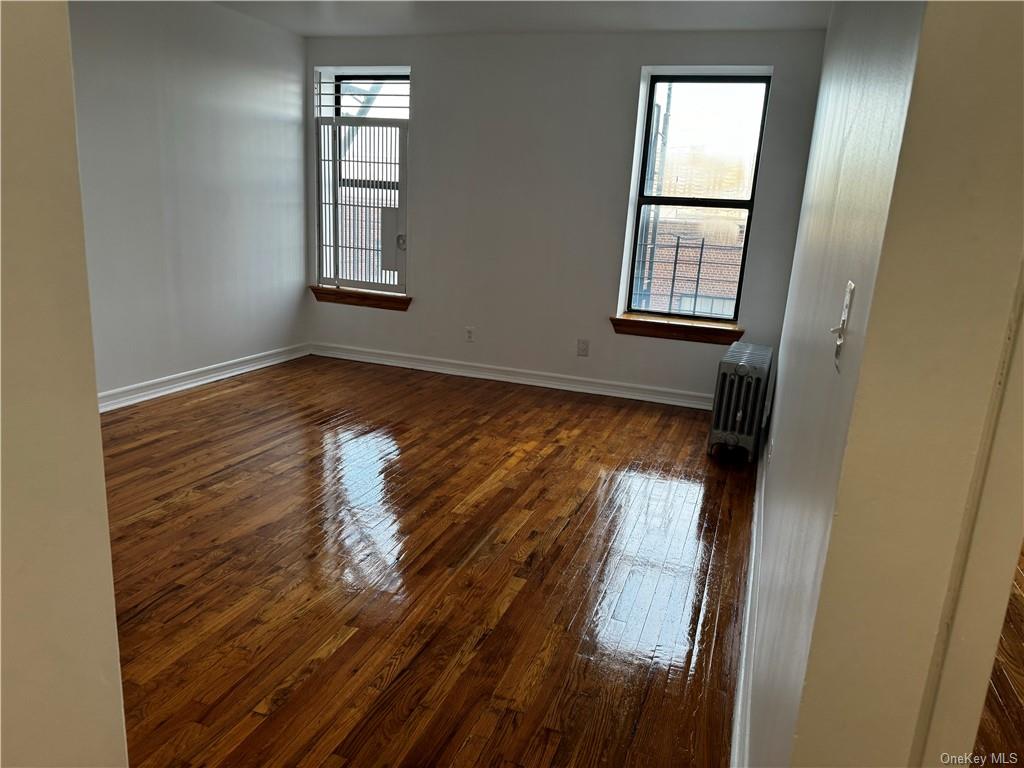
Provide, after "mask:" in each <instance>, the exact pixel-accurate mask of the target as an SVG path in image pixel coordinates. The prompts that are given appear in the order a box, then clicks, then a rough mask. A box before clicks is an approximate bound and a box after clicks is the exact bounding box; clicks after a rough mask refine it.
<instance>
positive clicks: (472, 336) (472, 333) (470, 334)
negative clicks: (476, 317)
mask: <svg viewBox="0 0 1024 768" xmlns="http://www.w3.org/2000/svg"><path fill="white" fill-rule="evenodd" d="M466 341H467V343H469V344H472V343H473V342H474V341H476V328H474V327H473V326H472V325H467V326H466Z"/></svg>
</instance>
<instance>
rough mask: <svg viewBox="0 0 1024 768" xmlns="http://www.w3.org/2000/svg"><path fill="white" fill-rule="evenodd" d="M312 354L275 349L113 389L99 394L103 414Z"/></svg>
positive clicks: (304, 348) (302, 347)
mask: <svg viewBox="0 0 1024 768" xmlns="http://www.w3.org/2000/svg"><path fill="white" fill-rule="evenodd" d="M308 354H309V345H308V344H295V345H293V346H290V347H282V348H281V349H272V350H270V351H269V352H260V353H259V354H255V355H249V356H248V357H240V358H238V359H237V360H228V361H227V362H224V363H217V364H215V365H208V366H206V367H205V368H196V369H195V370H192V371H185V372H184V373H175V374H172V375H170V376H164V377H162V378H159V379H152V380H151V381H143V382H141V383H139V384H130V385H128V386H127V387H118V388H117V389H109V390H107V391H106V392H100V393H99V404H100V413H106V412H107V411H112V410H114V409H116V408H123V407H124V406H126V405H131V404H132V403H141V402H142V401H143V400H149V399H151V398H154V397H160V396H161V395H169V394H171V393H172V392H180V391H181V390H183V389H191V388H192V387H198V386H199V385H200V384H208V383H209V382H211V381H217V380H218V379H226V378H228V377H229V376H237V375H238V374H240V373H245V372H247V371H254V370H256V369H257V368H266V367H267V366H268V365H275V364H277V363H283V362H285V361H286V360H293V359H295V358H296V357H302V356H304V355H308Z"/></svg>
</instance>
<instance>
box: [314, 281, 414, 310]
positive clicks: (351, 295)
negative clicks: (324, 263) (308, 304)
mask: <svg viewBox="0 0 1024 768" xmlns="http://www.w3.org/2000/svg"><path fill="white" fill-rule="evenodd" d="M309 290H311V291H312V292H313V296H315V297H316V300H317V301H328V302H331V303H333V304H352V305H353V306H356V307H374V308H376V309H393V310H395V311H397V312H405V311H406V310H407V309H408V308H409V305H410V304H411V303H412V296H402V295H401V294H398V293H382V292H380V291H357V290H355V289H353V288H333V287H331V288H328V287H326V286H323V285H311V286H309Z"/></svg>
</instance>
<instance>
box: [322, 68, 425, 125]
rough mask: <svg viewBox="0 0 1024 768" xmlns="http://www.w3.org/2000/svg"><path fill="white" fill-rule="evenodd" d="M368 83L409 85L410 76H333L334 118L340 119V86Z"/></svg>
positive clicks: (410, 81)
mask: <svg viewBox="0 0 1024 768" xmlns="http://www.w3.org/2000/svg"><path fill="white" fill-rule="evenodd" d="M360 81H368V82H371V83H380V82H405V83H410V93H411V83H412V76H411V75H409V74H404V75H397V74H393V75H353V74H340V75H335V76H334V116H335V117H341V84H342V83H345V82H360Z"/></svg>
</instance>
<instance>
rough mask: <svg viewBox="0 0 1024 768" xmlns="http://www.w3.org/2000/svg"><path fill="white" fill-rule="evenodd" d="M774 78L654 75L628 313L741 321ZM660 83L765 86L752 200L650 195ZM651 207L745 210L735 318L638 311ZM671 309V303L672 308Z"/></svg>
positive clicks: (646, 118)
mask: <svg viewBox="0 0 1024 768" xmlns="http://www.w3.org/2000/svg"><path fill="white" fill-rule="evenodd" d="M771 82H772V78H771V75H651V77H650V80H649V82H648V87H647V104H646V106H645V108H644V132H643V149H642V154H641V161H640V175H639V178H638V179H637V198H636V211H635V212H634V215H633V241H632V253H631V254H630V258H629V275H628V280H629V291H628V294H627V298H626V311H627V312H632V313H636V314H644V315H659V316H663V317H678V318H686V319H693V320H701V321H715V320H717V321H724V322H730V321H731V322H735V321H736V320H737V319H738V318H739V312H740V298H741V295H742V292H743V276H744V272H745V270H746V266H747V245H748V244H749V243H750V227H751V223H752V221H753V219H754V198H755V194H756V192H757V176H758V172H759V171H760V168H761V150H762V148H763V146H764V125H765V120H766V118H767V116H768V99H769V95H770V92H771ZM659 83H764V87H765V89H764V100H763V102H762V104H761V125H760V127H759V129H758V135H757V153H756V154H755V156H754V176H753V178H752V179H751V184H750V198H749V199H747V200H742V199H734V198H717V197H674V196H671V195H648V194H647V179H648V178H649V177H648V163H649V160H650V158H649V154H650V149H651V118H652V113H653V111H654V90H655V87H656V86H657V85H658V84H659ZM648 205H672V206H677V207H683V208H733V209H736V208H742V209H745V210H746V211H747V223H746V227H745V228H744V231H743V249H742V251H741V253H740V274H739V282H738V283H737V285H736V300H735V303H734V304H733V314H732V318H725V317H721V316H713V315H698V314H693V313H689V312H672V311H667V312H663V311H660V310H654V309H635V308H634V307H633V289H634V287H635V284H636V258H637V246H638V244H639V239H640V221H641V216H642V215H643V211H644V207H645V206H648ZM669 309H670V310H671V304H670V306H669Z"/></svg>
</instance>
